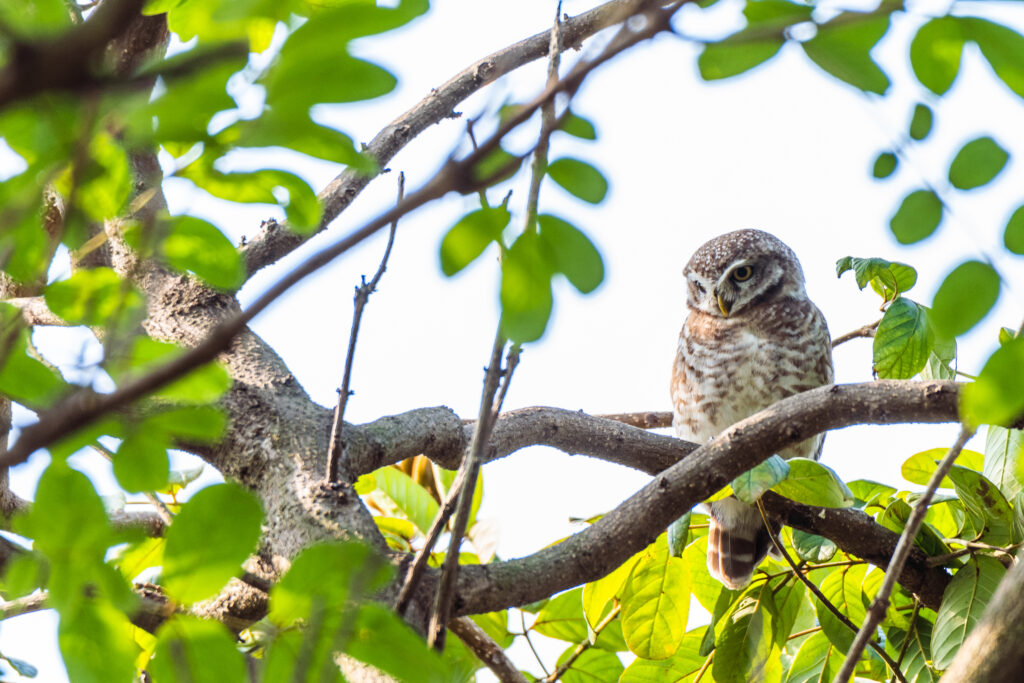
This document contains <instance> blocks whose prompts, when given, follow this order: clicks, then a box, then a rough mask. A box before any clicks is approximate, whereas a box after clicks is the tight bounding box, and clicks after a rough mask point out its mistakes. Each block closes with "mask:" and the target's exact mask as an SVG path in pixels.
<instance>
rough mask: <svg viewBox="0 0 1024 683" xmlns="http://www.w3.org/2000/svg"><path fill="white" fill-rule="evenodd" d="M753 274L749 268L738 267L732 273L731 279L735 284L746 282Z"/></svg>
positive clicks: (752, 270)
mask: <svg viewBox="0 0 1024 683" xmlns="http://www.w3.org/2000/svg"><path fill="white" fill-rule="evenodd" d="M753 274H754V269H753V268H751V267H750V266H740V267H739V268H737V269H736V270H734V271H732V279H733V280H735V281H736V282H746V281H747V280H749V279H750V276H751V275H753Z"/></svg>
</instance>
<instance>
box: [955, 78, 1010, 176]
mask: <svg viewBox="0 0 1024 683" xmlns="http://www.w3.org/2000/svg"><path fill="white" fill-rule="evenodd" d="M1022 73H1024V72H1022ZM1009 159H1010V154H1009V152H1007V151H1006V150H1005V149H1003V148H1002V147H1000V146H999V143H997V142H996V141H995V140H993V139H992V138H990V137H988V136H985V137H980V138H975V139H974V140H971V141H970V142H968V143H967V144H965V145H964V146H963V147H961V148H960V151H958V152H957V153H956V156H955V157H954V158H953V162H952V163H951V164H950V165H949V182H950V184H952V185H953V187H955V188H957V189H958V190H973V189H974V188H976V187H981V186H982V185H987V184H988V183H989V182H991V181H992V179H993V178H995V177H996V176H997V175H999V172H1000V171H1002V170H1003V167H1005V166H1006V162H1007V161H1009Z"/></svg>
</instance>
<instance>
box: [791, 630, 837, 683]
mask: <svg viewBox="0 0 1024 683" xmlns="http://www.w3.org/2000/svg"><path fill="white" fill-rule="evenodd" d="M843 659H844V656H843V652H842V651H841V650H838V649H836V646H835V645H833V644H832V642H831V641H829V639H828V637H826V636H825V634H824V633H822V632H821V631H819V632H817V633H812V634H811V636H810V637H809V638H808V639H807V640H805V641H804V642H803V643H802V644H801V645H800V649H799V650H797V652H796V656H795V657H794V658H793V663H792V664H790V666H789V676H788V677H787V678H786V683H816V682H818V681H831V680H833V679H834V678H835V677H836V674H838V673H839V670H840V669H841V668H842V666H843Z"/></svg>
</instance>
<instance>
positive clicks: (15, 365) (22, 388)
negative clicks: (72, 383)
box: [0, 302, 71, 409]
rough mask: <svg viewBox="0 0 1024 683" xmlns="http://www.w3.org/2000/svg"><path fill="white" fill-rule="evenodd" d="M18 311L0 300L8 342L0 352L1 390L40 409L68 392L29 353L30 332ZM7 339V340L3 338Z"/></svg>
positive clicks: (2, 326) (0, 322) (0, 315)
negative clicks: (23, 325)
mask: <svg viewBox="0 0 1024 683" xmlns="http://www.w3.org/2000/svg"><path fill="white" fill-rule="evenodd" d="M21 325H22V323H21V312H20V311H19V310H18V309H16V308H15V307H14V306H12V305H10V304H8V303H2V302H0V329H2V330H3V336H4V337H7V340H9V341H7V343H8V344H10V346H9V347H8V348H7V349H5V350H6V356H4V355H0V392H3V394H4V395H6V396H7V397H8V398H11V399H14V400H15V401H17V402H18V403H20V404H22V405H24V406H26V407H28V408H33V409H42V408H45V407H47V406H49V405H50V404H52V403H53V402H54V401H56V400H57V398H59V397H60V396H61V395H62V394H64V393H66V392H70V390H71V387H69V386H68V385H67V384H65V383H64V380H63V379H61V377H60V375H58V374H57V373H56V372H54V371H53V370H51V369H50V368H49V367H47V366H46V365H45V364H44V363H43V362H41V361H39V360H37V359H36V358H33V357H32V356H30V355H28V340H29V334H30V332H29V331H28V330H27V329H24V328H23V327H22V329H18V328H19V327H21ZM5 341H6V340H5Z"/></svg>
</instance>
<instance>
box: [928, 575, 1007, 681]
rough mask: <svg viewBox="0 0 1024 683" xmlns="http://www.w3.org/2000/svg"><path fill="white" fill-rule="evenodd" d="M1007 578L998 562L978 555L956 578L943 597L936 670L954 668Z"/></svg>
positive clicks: (935, 643)
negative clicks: (971, 635)
mask: <svg viewBox="0 0 1024 683" xmlns="http://www.w3.org/2000/svg"><path fill="white" fill-rule="evenodd" d="M1004 574H1006V567H1004V566H1003V565H1002V564H1001V563H1000V562H999V561H998V560H995V559H993V558H991V557H986V556H984V555H978V556H974V557H972V558H971V559H970V560H969V561H968V562H967V564H966V565H964V566H963V567H961V568H960V569H959V570H958V571H957V573H956V574H955V575H954V576H953V580H952V581H950V582H949V585H948V586H946V591H945V593H943V596H942V606H941V607H939V612H938V614H937V615H936V616H935V629H934V630H933V631H932V654H933V656H934V658H935V662H934V664H935V668H937V669H940V670H941V669H946V668H948V667H949V665H950V664H952V662H953V658H954V657H955V656H956V654H957V652H959V651H960V646H961V645H963V643H964V640H966V639H967V636H968V634H969V633H970V632H971V630H972V629H973V628H974V626H975V625H976V624H977V623H978V621H979V620H980V619H981V614H982V612H984V611H985V606H986V605H988V602H989V600H990V599H991V597H992V594H993V593H995V591H996V587H997V586H998V585H999V581H1000V580H1001V579H1002V578H1003V575H1004Z"/></svg>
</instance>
